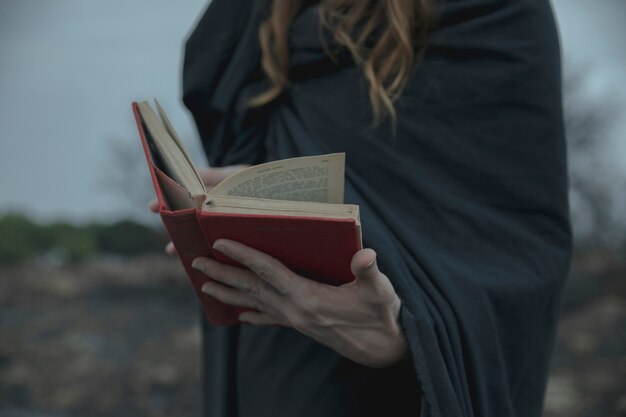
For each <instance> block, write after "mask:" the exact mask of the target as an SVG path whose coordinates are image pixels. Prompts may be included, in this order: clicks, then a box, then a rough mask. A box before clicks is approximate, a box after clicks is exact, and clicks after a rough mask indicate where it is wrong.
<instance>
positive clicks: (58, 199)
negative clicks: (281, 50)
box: [0, 0, 626, 417]
mask: <svg viewBox="0 0 626 417" xmlns="http://www.w3.org/2000/svg"><path fill="white" fill-rule="evenodd" d="M206 6H207V2H206V1H205V0H188V1H185V2H170V1H165V0H150V1H148V0H134V1H122V0H108V1H106V2H86V1H80V0H56V1H54V2H51V1H45V0H28V1H19V2H18V1H0V57H1V58H0V74H1V76H0V416H55V417H56V416H113V415H114V416H165V415H188V416H193V415H199V414H200V382H199V371H198V365H199V360H200V355H199V348H200V334H199V327H198V325H199V319H200V316H199V313H198V311H197V307H196V304H195V299H194V295H193V293H192V291H191V290H190V288H189V287H188V283H187V281H186V278H185V277H184V276H183V275H182V271H181V268H180V267H179V265H178V263H177V261H176V260H174V259H169V258H167V257H166V256H165V255H163V254H162V248H163V245H164V244H165V242H166V239H165V236H164V234H163V231H162V229H161V227H160V223H159V220H158V218H157V216H155V215H152V214H150V213H149V212H148V210H147V208H146V203H147V201H148V200H150V199H151V198H152V195H153V190H152V188H151V185H150V183H149V178H148V177H147V171H146V169H145V162H144V160H143V155H142V153H141V150H140V147H139V141H138V139H137V133H136V128H135V126H134V122H133V120H132V115H131V109H130V103H131V101H132V100H141V99H146V98H150V97H152V96H155V97H158V98H159V100H160V102H161V103H162V104H163V106H164V107H165V109H166V110H167V112H168V114H169V115H170V116H171V119H172V122H173V124H174V126H176V128H177V130H178V132H179V134H180V135H181V136H182V137H183V139H184V141H185V145H186V146H187V147H188V149H190V150H191V153H192V155H194V156H195V157H197V158H198V159H197V160H196V162H197V163H198V164H199V165H205V161H204V160H203V159H202V157H201V155H202V152H201V150H200V146H199V142H198V140H197V138H196V136H195V128H194V127H193V124H192V121H191V119H190V117H189V116H188V114H187V113H186V111H185V110H184V108H183V106H182V103H181V102H180V66H181V56H182V46H183V41H184V39H185V38H186V36H187V34H188V33H189V30H190V29H191V28H192V27H193V25H194V23H195V21H196V19H197V18H198V17H199V16H200V14H201V12H202V11H203V10H204V8H205V7H206ZM553 6H554V9H555V13H556V16H557V19H558V23H559V27H560V31H561V40H562V49H563V62H564V88H565V90H564V91H565V97H564V103H565V112H566V125H567V132H568V146H569V149H568V153H569V154H568V158H569V169H570V185H571V188H570V202H571V209H572V221H573V225H574V230H575V236H576V249H575V256H574V262H573V265H572V272H571V277H570V280H569V284H568V290H567V293H566V297H565V300H564V304H563V312H562V320H561V325H560V329H559V334H558V339H557V345H556V351H555V356H554V361H553V367H552V371H551V378H550V383H549V387H548V392H547V397H546V403H545V415H546V416H547V417H557V416H558V417H561V416H563V417H565V416H567V417H578V416H580V417H582V416H585V417H591V416H594V417H595V416H607V417H610V416H626V303H625V300H626V48H624V40H625V39H626V26H625V25H624V24H623V21H624V18H626V2H624V0H600V1H596V2H590V1H586V0H553Z"/></svg>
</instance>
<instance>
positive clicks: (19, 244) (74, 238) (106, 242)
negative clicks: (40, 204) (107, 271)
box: [0, 213, 167, 265]
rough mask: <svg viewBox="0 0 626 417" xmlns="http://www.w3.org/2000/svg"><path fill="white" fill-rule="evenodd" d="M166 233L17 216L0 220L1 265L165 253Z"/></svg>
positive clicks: (121, 224)
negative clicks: (43, 258)
mask: <svg viewBox="0 0 626 417" xmlns="http://www.w3.org/2000/svg"><path fill="white" fill-rule="evenodd" d="M166 242H167V237H166V235H165V233H164V232H163V231H160V230H155V229H154V228H151V227H148V226H145V225H142V224H140V223H136V222H133V221H129V220H123V221H120V222H117V223H112V224H101V223H90V224H86V225H74V224H70V223H65V222H57V223H52V224H46V225H42V224H38V223H35V222H33V221H31V220H30V219H29V218H27V217H25V216H23V215H21V214H16V213H11V214H6V215H4V216H2V217H0V265H14V264H17V263H20V262H22V261H23V260H25V259H28V258H32V257H37V256H45V255H46V254H50V253H56V254H57V255H59V254H60V255H61V256H62V257H63V258H64V259H65V260H67V261H71V262H73V261H80V260H82V259H85V258H87V257H90V256H94V255H96V254H114V255H120V256H132V255H137V254H141V253H147V252H157V251H161V250H162V249H163V245H165V243H166Z"/></svg>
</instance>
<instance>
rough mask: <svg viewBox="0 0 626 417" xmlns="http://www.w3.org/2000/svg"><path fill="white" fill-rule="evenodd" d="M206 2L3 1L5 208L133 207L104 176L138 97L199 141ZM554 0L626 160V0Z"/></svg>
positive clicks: (1, 160)
mask: <svg viewBox="0 0 626 417" xmlns="http://www.w3.org/2000/svg"><path fill="white" fill-rule="evenodd" d="M206 4H207V3H206V2H205V1H203V0H187V1H184V2H172V1H166V0H133V1H127V0H125V1H123V0H107V1H102V2H93V1H84V0H55V1H49V0H28V1H15V0H14V1H3V2H0V57H2V58H0V74H1V75H0V213H2V212H5V211H7V210H11V209H13V210H19V211H22V212H26V213H29V214H31V215H33V216H35V217H36V218H39V219H45V220H48V219H57V218H60V217H63V218H66V219H69V220H77V221H81V220H87V219H90V218H97V219H103V220H105V219H112V218H117V217H119V216H123V215H126V214H127V213H128V211H127V209H128V207H127V206H125V205H124V204H122V203H121V202H120V199H119V198H118V196H116V195H115V194H114V193H111V192H110V191H109V190H106V189H103V187H102V178H103V176H104V175H105V174H104V172H105V170H106V168H107V161H109V160H110V145H107V142H108V141H111V140H127V141H129V142H132V143H133V144H134V145H136V146H139V142H138V139H137V136H136V135H137V133H136V129H135V127H134V125H133V121H132V118H131V110H130V103H131V101H132V100H138V99H144V98H149V97H152V96H156V97H158V98H159V100H160V101H161V103H162V104H163V105H164V107H165V108H166V110H167V112H168V114H170V115H171V116H172V119H173V120H172V121H173V124H174V125H175V126H176V128H177V130H178V131H179V133H180V134H181V135H182V136H183V137H184V138H185V141H186V144H187V146H189V147H191V148H193V149H196V150H198V149H199V148H198V143H197V141H196V139H195V136H194V135H195V130H194V128H193V125H192V123H191V120H190V119H189V118H188V116H187V114H186V112H185V110H184V108H183V106H182V104H181V103H180V100H179V96H180V73H179V71H180V70H179V68H180V60H181V53H182V42H183V39H184V38H185V36H186V35H187V33H188V31H189V29H190V28H191V27H192V26H193V23H194V22H195V20H196V19H197V17H198V16H199V14H200V12H201V11H202V10H203V9H204V8H205V7H206ZM553 4H554V6H555V10H556V12H557V17H558V20H559V24H560V27H561V32H562V43H563V48H564V57H565V60H566V62H567V63H568V65H569V64H570V63H571V65H584V66H586V67H588V68H589V69H590V70H592V72H591V76H590V77H589V79H588V83H587V84H586V85H585V89H586V90H587V91H588V94H589V97H590V100H603V99H606V98H607V97H610V98H611V99H613V100H616V102H618V103H620V105H621V114H622V115H624V117H621V118H620V119H621V121H618V123H616V125H615V127H614V130H613V141H612V142H611V145H610V147H611V149H609V152H607V155H610V158H609V159H607V166H614V167H616V169H617V167H619V166H626V164H623V163H620V162H622V161H624V160H626V136H625V132H626V79H625V78H626V73H625V71H624V69H626V48H624V45H623V43H624V40H625V39H626V30H625V27H624V25H623V22H622V20H623V18H624V17H626V2H625V1H624V0H599V1H595V2H591V1H589V0H555V1H553ZM194 153H195V154H199V153H200V152H194ZM201 162H202V161H201ZM623 172H624V174H625V175H626V169H625V170H623ZM146 185H147V186H149V184H146Z"/></svg>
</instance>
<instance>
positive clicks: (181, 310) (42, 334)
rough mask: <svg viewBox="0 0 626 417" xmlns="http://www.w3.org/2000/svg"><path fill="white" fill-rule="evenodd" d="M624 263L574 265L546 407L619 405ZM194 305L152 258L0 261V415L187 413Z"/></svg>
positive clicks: (611, 412)
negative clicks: (61, 262)
mask: <svg viewBox="0 0 626 417" xmlns="http://www.w3.org/2000/svg"><path fill="white" fill-rule="evenodd" d="M625 301H626V272H625V270H624V266H623V265H610V264H609V265H606V262H595V263H594V262H592V261H588V260H587V261H585V262H582V263H580V262H579V263H576V264H575V266H574V270H573V273H572V278H571V280H570V285H569V289H568V292H567V296H566V299H565V302H564V310H563V317H562V322H561V327H560V332H559V336H558V340H557V349H556V354H555V358H554V365H553V370H552V376H551V380H550V384H549V388H548V394H547V398H546V413H545V416H546V417H565V416H567V417H596V416H598V417H616V416H625V415H626V303H625ZM199 319H200V315H199V311H198V309H197V305H196V302H195V299H194V295H193V293H192V291H191V289H190V288H189V287H188V283H187V281H186V278H185V277H184V276H183V275H182V274H181V269H180V268H179V265H178V263H177V262H176V261H175V260H172V259H166V258H165V257H164V256H158V255H154V256H145V257H140V258H133V259H126V260H124V259H116V258H99V259H95V260H92V261H88V262H84V263H82V264H78V265H56V266H55V265H51V264H50V262H49V260H45V261H41V260H40V261H38V262H31V263H28V264H25V265H22V266H20V267H14V268H1V269H0V416H3V417H25V416H34V417H67V416H81V417H89V416H115V417H125V416H129V417H130V416H133V417H137V416H199V415H200V403H201V401H200V383H199V372H198V366H199V349H200V335H199V327H198V324H199Z"/></svg>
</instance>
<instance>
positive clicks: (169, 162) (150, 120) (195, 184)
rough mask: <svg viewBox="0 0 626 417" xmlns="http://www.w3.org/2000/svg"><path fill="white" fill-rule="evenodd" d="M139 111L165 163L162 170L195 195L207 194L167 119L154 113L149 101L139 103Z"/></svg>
mask: <svg viewBox="0 0 626 417" xmlns="http://www.w3.org/2000/svg"><path fill="white" fill-rule="evenodd" d="M138 107H139V111H140V113H141V118H142V120H143V122H144V125H145V126H146V128H147V131H148V133H149V136H150V138H146V139H147V140H152V143H154V145H155V146H156V150H157V152H158V153H159V156H160V158H161V160H162V161H163V163H164V164H165V166H164V167H161V169H162V170H164V171H166V173H167V175H168V176H170V178H172V179H173V180H174V181H176V182H178V183H179V184H180V185H182V186H183V187H184V188H186V189H187V190H188V191H189V192H190V193H191V194H192V195H193V196H196V195H205V194H206V188H205V186H204V183H203V182H202V180H201V179H200V175H199V174H198V173H197V171H196V169H195V167H194V165H193V163H192V162H191V160H190V159H189V158H188V157H187V155H186V152H185V151H183V149H184V148H182V145H181V144H180V143H178V142H177V139H176V137H174V136H171V135H170V133H169V132H168V130H167V128H166V126H165V121H164V120H162V119H160V118H159V116H157V115H156V113H154V111H153V110H152V108H151V107H150V104H149V103H148V102H147V101H142V102H140V103H138Z"/></svg>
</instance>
